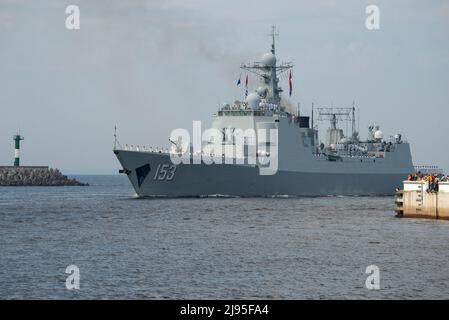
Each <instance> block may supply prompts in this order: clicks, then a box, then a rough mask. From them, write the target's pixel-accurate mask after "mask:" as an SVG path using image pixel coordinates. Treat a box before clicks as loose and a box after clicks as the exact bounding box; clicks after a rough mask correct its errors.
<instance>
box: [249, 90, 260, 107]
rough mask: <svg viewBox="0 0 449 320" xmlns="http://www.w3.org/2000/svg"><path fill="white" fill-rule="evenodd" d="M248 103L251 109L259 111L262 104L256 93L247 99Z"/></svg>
mask: <svg viewBox="0 0 449 320" xmlns="http://www.w3.org/2000/svg"><path fill="white" fill-rule="evenodd" d="M246 102H247V103H248V106H249V107H251V108H253V109H257V108H258V107H259V103H260V96H259V95H258V94H257V93H256V92H253V93H250V94H249V95H248V96H247V97H246Z"/></svg>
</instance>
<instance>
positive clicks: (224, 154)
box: [113, 29, 414, 197]
mask: <svg viewBox="0 0 449 320" xmlns="http://www.w3.org/2000/svg"><path fill="white" fill-rule="evenodd" d="M271 35H272V44H271V50H270V51H269V52H268V53H266V54H264V55H263V56H262V59H261V61H260V62H254V63H251V64H243V65H242V66H241V68H242V69H243V70H246V71H247V72H251V73H252V74H254V75H255V76H256V77H257V78H258V87H257V89H256V90H255V91H254V92H251V93H250V94H248V93H247V94H246V97H245V99H243V100H242V101H240V100H236V101H235V102H234V103H232V104H228V103H225V104H222V105H221V106H220V107H219V109H218V111H217V112H216V113H215V114H214V115H213V120H212V125H211V129H214V130H215V131H214V132H216V133H217V132H218V133H219V134H220V135H219V136H217V135H216V134H215V135H213V134H212V135H210V139H209V140H208V139H205V140H201V141H200V144H201V145H200V146H199V147H198V143H196V146H195V143H194V142H193V143H192V142H190V141H183V139H182V138H183V137H182V136H178V139H176V137H177V136H176V134H175V135H174V136H172V137H171V138H173V139H169V140H170V143H171V144H170V148H165V149H160V148H146V147H141V146H133V145H131V146H129V145H125V146H121V145H120V144H119V143H118V141H117V137H116V135H115V143H114V148H113V152H114V154H115V155H116V157H117V159H118V161H119V162H120V164H121V166H122V169H120V173H124V174H126V175H127V176H128V178H129V180H130V182H131V184H132V185H133V187H134V189H135V191H136V194H137V196H138V197H202V196H240V197H276V196H279V197H284V196H328V195H393V194H394V193H395V189H396V188H398V187H400V186H401V185H402V181H403V180H404V179H405V178H406V176H407V175H408V174H409V173H411V172H414V167H413V163H412V157H411V152H410V146H409V144H408V142H407V141H405V140H404V139H403V138H402V136H401V134H394V135H392V136H389V138H388V139H384V134H383V132H382V131H381V130H380V127H379V126H378V125H374V124H373V125H370V126H369V128H368V134H367V138H366V139H365V140H362V139H361V138H360V136H359V132H358V130H356V119H355V111H356V108H355V106H354V104H353V105H352V107H349V108H334V107H331V108H325V107H321V108H314V107H313V105H312V112H311V115H310V116H304V115H302V114H301V113H300V108H299V107H297V108H296V110H291V109H292V107H291V105H292V103H291V102H290V101H289V100H288V98H287V95H286V94H284V93H283V90H282V88H281V87H280V85H279V81H280V77H281V76H283V77H284V78H286V77H285V75H286V74H287V72H289V70H291V69H292V67H293V65H292V63H289V62H287V63H278V61H277V57H276V50H275V35H276V34H275V32H274V29H273V32H272V34H271ZM288 79H289V80H291V71H290V76H289V77H288ZM290 85H291V84H290ZM290 90H291V87H290ZM290 94H291V92H290ZM318 121H329V123H330V126H329V128H328V129H327V131H326V133H325V135H324V137H323V138H324V139H323V141H322V140H320V139H319V134H318V126H317V125H316V122H318ZM342 121H347V122H349V124H350V127H351V130H350V132H348V131H349V130H346V131H347V132H346V134H345V132H344V131H343V129H341V128H339V123H341V122H342ZM236 129H238V130H237V131H239V130H240V131H239V132H242V131H243V132H248V130H249V132H251V130H253V131H252V132H254V133H255V134H253V135H251V134H249V135H248V136H245V137H243V138H244V139H243V141H245V142H244V145H243V148H241V150H242V152H234V153H232V152H228V151H227V150H228V149H229V148H232V147H236V145H237V139H236V135H233V134H232V133H233V132H234V131H236ZM262 129H266V130H265V131H263V130H262ZM261 132H262V133H261ZM267 132H269V134H267ZM273 132H274V134H272V133H273ZM239 141H240V139H239ZM248 145H249V146H250V147H248ZM251 146H252V147H251ZM253 151H254V152H253ZM179 159H183V161H179ZM211 159H214V160H215V161H211ZM174 160H176V161H174ZM220 160H222V161H220ZM272 163H275V170H271V171H270V170H269V169H270V166H271V164H272ZM271 167H273V166H271ZM264 169H266V171H265V172H263V170H264ZM271 169H272V168H271Z"/></svg>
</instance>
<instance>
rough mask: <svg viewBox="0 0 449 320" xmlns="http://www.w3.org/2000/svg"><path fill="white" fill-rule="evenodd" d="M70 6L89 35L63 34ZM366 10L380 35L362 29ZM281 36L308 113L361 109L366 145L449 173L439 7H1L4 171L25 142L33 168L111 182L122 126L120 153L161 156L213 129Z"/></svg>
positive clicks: (237, 2) (23, 1) (442, 7)
mask: <svg viewBox="0 0 449 320" xmlns="http://www.w3.org/2000/svg"><path fill="white" fill-rule="evenodd" d="M69 4H76V5H78V6H79V8H80V10H81V29H80V30H76V31H70V30H67V29H66V28H65V19H66V16H67V15H66V13H65V8H66V6H67V5H69ZM369 4H375V5H378V6H379V8H380V30H375V31H370V30H367V29H366V27H365V19H366V14H365V8H366V6H367V5H369ZM273 24H275V25H276V26H277V27H278V29H279V33H280V36H279V39H278V46H277V53H278V59H280V60H284V61H293V63H294V65H295V67H294V71H293V86H294V88H293V96H292V101H293V102H294V103H295V104H296V103H297V102H300V103H301V107H302V111H303V112H309V111H310V105H311V103H312V102H314V103H315V105H316V106H329V105H331V104H332V105H334V106H341V107H350V106H351V105H352V101H353V100H355V101H356V104H357V106H358V107H359V108H360V111H361V113H360V131H361V136H362V137H363V138H365V137H366V133H367V126H368V125H369V124H371V123H376V124H379V125H380V126H381V128H382V130H383V131H384V134H385V135H386V136H390V135H393V134H395V133H398V132H400V133H402V134H403V135H404V136H405V137H406V138H407V140H408V141H409V142H410V143H411V148H412V153H413V158H414V162H415V164H435V165H439V166H440V167H442V168H444V169H445V170H446V172H447V171H449V142H448V140H447V136H448V127H449V1H443V0H441V1H438V0H434V1H417V0H407V1H406V0H402V1H392V0H388V1H374V0H373V1H360V0H348V1H337V0H334V1H330V0H329V1H317V0H314V1H298V0H295V1H281V0H277V1H262V0H257V1H242V0H226V1H211V0H176V1H169V0H168V1H162V0H161V1H158V0H149V1H143V0H142V1H140V0H132V1H131V0H129V1H122V0H116V1H115V0H111V1H106V0H101V1H100V0H77V1H75V0H70V1H65V0H40V1H34V0H0V88H1V89H0V108H1V109H0V111H1V112H0V165H11V164H12V162H13V156H14V150H13V146H14V145H13V141H12V136H13V134H15V133H16V132H17V130H18V129H19V128H20V130H21V133H22V134H23V135H24V136H25V141H23V148H22V164H24V165H50V166H52V167H58V168H60V169H62V170H63V171H64V172H66V173H113V172H116V170H117V169H118V168H119V165H118V162H117V160H116V159H115V156H114V155H113V153H112V146H113V133H114V129H113V128H114V125H115V124H117V126H118V135H119V141H120V142H121V143H122V144H125V143H128V144H141V145H153V146H154V145H159V146H168V140H167V139H168V136H169V134H170V132H171V130H172V129H174V128H187V129H191V126H192V120H201V121H203V124H204V125H209V124H210V120H211V114H212V113H214V112H215V111H216V110H217V106H218V105H219V104H220V103H221V102H224V101H233V100H235V98H242V96H243V95H244V91H243V90H244V89H243V88H242V87H237V86H236V85H235V82H236V80H237V78H238V77H239V74H240V73H241V71H240V69H239V67H240V64H241V63H242V62H248V61H254V60H259V59H260V57H261V55H262V54H263V53H265V52H267V51H268V50H269V48H270V39H269V37H268V34H269V32H270V26H271V25H273ZM244 75H245V73H244ZM250 84H251V78H250ZM281 85H282V86H283V87H284V88H287V80H286V79H285V80H282V83H281ZM323 133H324V132H322V134H323Z"/></svg>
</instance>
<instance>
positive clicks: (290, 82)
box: [288, 71, 293, 96]
mask: <svg viewBox="0 0 449 320" xmlns="http://www.w3.org/2000/svg"><path fill="white" fill-rule="evenodd" d="M288 85H289V86H290V96H291V95H292V90H293V87H292V72H291V71H290V74H289V76H288Z"/></svg>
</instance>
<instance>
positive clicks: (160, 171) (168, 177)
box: [153, 164, 176, 181]
mask: <svg viewBox="0 0 449 320" xmlns="http://www.w3.org/2000/svg"><path fill="white" fill-rule="evenodd" d="M175 172H176V166H175V165H169V164H159V165H158V166H157V169H156V172H155V173H154V177H153V180H159V181H172V180H173V178H174V177H175Z"/></svg>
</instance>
